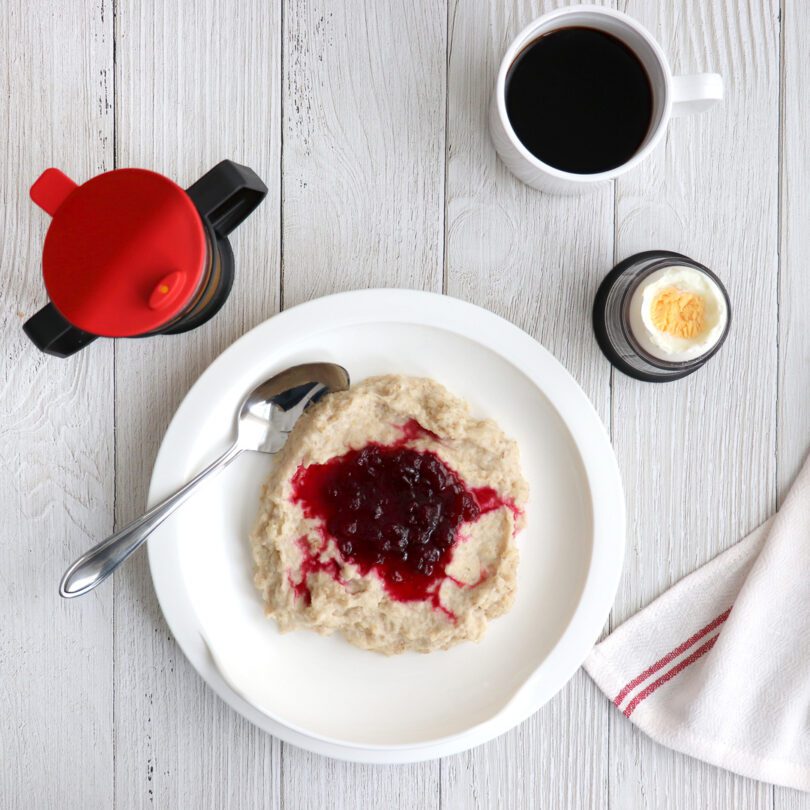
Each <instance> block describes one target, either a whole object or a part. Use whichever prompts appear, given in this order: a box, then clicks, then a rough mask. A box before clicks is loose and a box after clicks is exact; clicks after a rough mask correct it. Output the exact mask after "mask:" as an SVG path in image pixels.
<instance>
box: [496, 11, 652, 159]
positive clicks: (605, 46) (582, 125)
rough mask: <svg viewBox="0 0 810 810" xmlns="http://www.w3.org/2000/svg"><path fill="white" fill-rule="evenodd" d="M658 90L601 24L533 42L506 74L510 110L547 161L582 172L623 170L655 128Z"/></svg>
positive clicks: (519, 130)
mask: <svg viewBox="0 0 810 810" xmlns="http://www.w3.org/2000/svg"><path fill="white" fill-rule="evenodd" d="M652 110H653V91H652V84H651V83H650V78H649V76H648V75H647V71H646V70H644V66H643V65H642V64H641V60H640V59H639V58H638V56H636V54H635V53H633V51H632V50H631V49H630V48H628V47H627V45H625V44H624V43H623V42H622V41H621V40H620V39H617V38H616V37H614V36H612V35H611V34H608V33H606V32H604V31H599V30H598V29H596V28H585V27H579V26H577V27H571V28H558V29H557V30H555V31H552V32H550V33H548V34H544V35H543V36H541V37H539V38H538V39H536V40H534V42H530V43H529V44H528V45H527V46H526V47H525V48H524V49H523V51H521V53H520V54H519V55H518V57H517V59H515V61H514V62H513V64H512V67H511V68H510V70H509V73H508V74H507V77H506V114H507V116H508V117H509V123H510V124H511V125H512V128H513V129H514V131H515V134H516V135H517V136H518V138H520V140H521V142H522V143H523V145H524V146H525V147H526V148H527V149H528V150H529V151H530V152H531V153H532V154H533V155H534V156H535V157H537V158H539V159H540V160H542V161H543V163H546V164H548V165H549V166H553V167H554V168H555V169H561V170H562V171H565V172H572V173H575V174H594V173H596V172H605V171H609V170H610V169H615V168H616V167H617V166H621V165H622V164H623V163H626V162H627V161H628V160H630V158H631V157H633V155H634V154H635V153H636V152H637V151H638V149H639V148H640V147H641V144H642V143H643V142H644V138H645V137H646V136H647V133H648V131H649V129H650V123H651V121H652Z"/></svg>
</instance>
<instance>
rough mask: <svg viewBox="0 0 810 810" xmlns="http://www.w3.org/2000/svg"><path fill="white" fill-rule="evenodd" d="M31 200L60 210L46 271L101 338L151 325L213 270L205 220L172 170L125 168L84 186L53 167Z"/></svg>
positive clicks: (78, 318)
mask: <svg viewBox="0 0 810 810" xmlns="http://www.w3.org/2000/svg"><path fill="white" fill-rule="evenodd" d="M31 198H32V199H33V200H34V202H36V203H37V204H38V205H40V207H42V208H44V209H45V210H46V211H47V212H48V213H50V214H52V215H53V222H52V223H51V227H50V228H49V229H48V234H47V236H46V237H45V247H44V250H43V253H42V273H43V276H44V278H45V287H46V289H47V290H48V295H49V296H50V299H51V301H52V302H53V304H54V306H55V307H56V308H57V309H58V310H59V312H61V313H62V315H63V316H64V317H65V318H67V320H69V321H70V322H71V323H72V324H74V325H75V326H77V327H79V329H83V330H85V331H86V332H91V333H92V334H94V335H105V336H108V337H125V336H128V335H142V334H144V333H145V332H151V331H153V330H155V329H158V328H160V327H161V326H163V325H165V324H167V323H168V322H169V321H171V320H173V319H174V318H175V317H176V316H177V315H178V314H179V313H180V312H182V310H183V309H184V308H185V306H186V305H187V304H188V303H189V301H190V299H191V298H192V296H193V295H194V293H195V291H196V290H197V287H198V285H199V283H200V279H201V277H202V275H203V272H204V269H205V261H206V245H205V232H204V230H203V225H202V221H201V219H200V215H199V213H198V212H197V209H196V208H195V207H194V203H193V202H192V201H191V198H190V197H189V196H188V195H187V194H186V193H185V191H183V189H181V188H180V186H178V185H176V184H175V183H173V182H172V181H171V180H169V179H168V178H166V177H164V176H163V175H160V174H156V173H155V172H150V171H146V170H145V169H116V170H115V171H111V172H107V173H106V174H100V175H98V176H97V177H94V178H93V179H92V180H88V181H87V182H86V183H85V184H84V185H81V186H76V185H75V184H74V183H73V181H71V180H70V179H69V178H67V177H66V176H65V175H64V174H62V172H60V171H58V170H57V169H48V170H47V171H45V172H44V173H43V174H42V176H41V177H40V178H39V180H37V182H36V183H34V185H33V186H32V188H31Z"/></svg>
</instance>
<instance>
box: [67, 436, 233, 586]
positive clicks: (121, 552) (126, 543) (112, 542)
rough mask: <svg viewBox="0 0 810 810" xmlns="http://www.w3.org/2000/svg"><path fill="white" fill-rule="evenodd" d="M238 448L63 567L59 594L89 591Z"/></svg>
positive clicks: (228, 452) (225, 454)
mask: <svg viewBox="0 0 810 810" xmlns="http://www.w3.org/2000/svg"><path fill="white" fill-rule="evenodd" d="M241 452H242V448H241V447H239V446H238V444H234V445H232V446H231V447H230V448H229V449H228V450H226V451H225V452H224V453H223V454H222V455H221V456H220V457H219V458H218V459H217V460H216V461H214V462H212V463H211V464H209V465H208V466H207V467H206V468H205V469H204V470H202V472H199V473H197V475H195V476H194V478H192V479H191V480H190V481H189V482H188V483H187V484H185V485H184V486H182V487H181V488H180V489H178V490H177V492H175V493H174V494H173V495H170V496H169V497H168V498H166V499H165V500H164V501H161V502H160V503H159V504H157V505H156V506H153V507H152V508H151V509H150V510H149V511H148V512H146V513H145V514H143V515H141V517H139V518H137V519H136V520H134V521H132V523H130V524H129V525H128V526H124V528H123V529H119V530H118V531H117V532H116V533H115V534H111V535H110V536H109V537H108V538H107V539H106V540H102V541H101V542H100V543H99V544H98V545H97V546H93V548H91V549H90V551H88V552H87V553H86V554H83V555H82V556H81V557H79V559H78V560H76V562H74V563H73V565H71V566H70V568H68V570H67V571H65V575H64V576H63V577H62V582H61V583H60V584H59V594H60V595H61V596H64V597H65V598H66V599H70V598H72V597H74V596H82V595H83V594H85V593H88V592H89V591H92V590H93V588H95V587H96V585H99V584H100V583H102V582H103V581H104V580H105V579H107V577H108V576H110V574H112V572H113V571H115V569H116V568H118V566H119V565H121V564H122V563H123V562H125V561H126V560H127V559H128V558H129V557H130V555H131V554H132V553H133V552H135V551H136V550H137V549H138V548H140V546H142V545H143V543H144V542H145V541H146V539H147V537H149V535H150V534H152V532H153V531H154V530H155V529H156V528H157V527H158V526H160V524H161V523H163V521H164V520H166V518H167V517H169V515H170V514H171V513H172V512H174V510H175V509H177V507H178V506H180V504H182V503H184V502H185V501H186V500H187V499H188V498H189V497H190V496H191V494H192V493H193V492H194V490H195V488H196V487H197V485H198V484H201V483H202V482H203V481H204V480H205V479H206V478H208V476H210V475H213V474H214V473H217V472H219V471H220V470H222V469H224V468H225V467H226V466H227V465H228V464H230V463H231V462H232V461H233V460H234V459H235V458H236V457H237V456H238V455H239V453H241Z"/></svg>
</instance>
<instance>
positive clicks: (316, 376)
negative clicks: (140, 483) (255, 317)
mask: <svg viewBox="0 0 810 810" xmlns="http://www.w3.org/2000/svg"><path fill="white" fill-rule="evenodd" d="M348 387H349V375H348V373H347V371H346V369H344V368H342V367H341V366H338V365H335V364H334V363H306V364H304V365H301V366H293V367H292V368H288V369H287V370H286V371H282V372H281V373H280V374H276V375H275V377H271V378H270V379H269V380H266V381H265V382H263V383H262V384H261V385H259V386H257V387H256V388H255V389H254V390H253V391H251V392H250V393H249V394H248V395H247V396H246V397H245V398H244V399H243V400H242V404H241V405H240V406H239V411H238V416H237V418H236V441H235V442H234V443H233V445H231V447H230V448H229V449H228V450H226V451H225V452H224V453H223V454H222V455H221V456H220V457H219V458H218V459H217V460H216V461H215V462H213V464H210V465H209V466H208V467H206V468H205V469H204V470H203V471H202V472H200V473H197V475H195V476H194V478H192V479H191V480H190V481H189V482H188V483H187V484H186V485H185V486H183V487H181V488H180V489H179V490H177V492H175V493H174V495H170V496H169V497H168V498H166V500H165V501H162V502H161V503H159V504H158V505H157V506H153V507H152V508H151V509H150V510H149V511H148V512H147V513H146V514H145V515H142V516H141V517H139V518H138V519H137V520H135V521H133V522H132V523H130V524H129V525H128V526H125V527H124V528H123V529H121V530H120V531H117V532H116V533H115V534H113V535H110V537H108V538H107V539H106V540H103V541H102V542H101V543H99V544H98V545H97V546H94V547H93V548H91V549H90V551H88V552H87V553H86V554H84V555H82V556H81V557H79V559H78V560H76V562H75V563H73V565H71V566H70V568H68V570H67V571H65V575H64V576H63V577H62V582H61V583H60V585H59V593H60V594H61V595H62V596H64V597H66V598H72V597H74V596H81V595H82V594H85V593H87V592H88V591H92V590H93V588H95V587H96V585H98V584H100V583H101V582H103V581H104V580H105V579H107V577H108V576H110V574H112V572H113V571H115V569H116V568H118V566H119V565H121V564H122V563H123V562H125V561H126V560H127V559H128V558H129V556H130V555H131V554H132V553H133V552H134V551H135V550H136V549H138V548H139V547H140V546H141V545H143V543H144V542H145V541H146V538H147V537H149V535H150V534H151V533H152V532H153V531H154V530H155V529H156V528H157V527H158V526H159V525H160V524H161V523H163V521H164V520H166V518H167V517H168V516H169V515H170V514H171V513H172V512H174V510H175V509H177V507H178V506H180V504H181V503H183V502H184V501H186V500H187V499H188V497H189V496H190V495H191V494H192V493H193V492H194V490H195V488H196V487H197V485H198V484H200V483H202V482H203V481H204V480H205V479H206V478H208V477H209V476H210V475H212V474H214V473H217V472H219V471H220V470H222V469H224V468H225V467H226V466H227V465H228V464H230V463H231V462H232V461H233V460H234V459H235V458H236V457H237V456H238V455H239V454H240V453H241V452H242V451H243V450H258V451H259V452H261V453H277V452H278V451H279V450H281V448H282V447H283V446H284V443H285V442H286V441H287V435H288V434H289V432H290V431H291V430H292V428H293V425H295V423H296V421H297V419H298V417H299V416H300V415H301V414H302V413H303V412H304V410H305V409H306V408H307V406H308V405H310V404H311V403H312V402H317V400H319V399H320V398H321V397H322V396H323V395H324V394H327V393H329V392H331V391H345V390H346V389H347V388H348Z"/></svg>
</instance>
